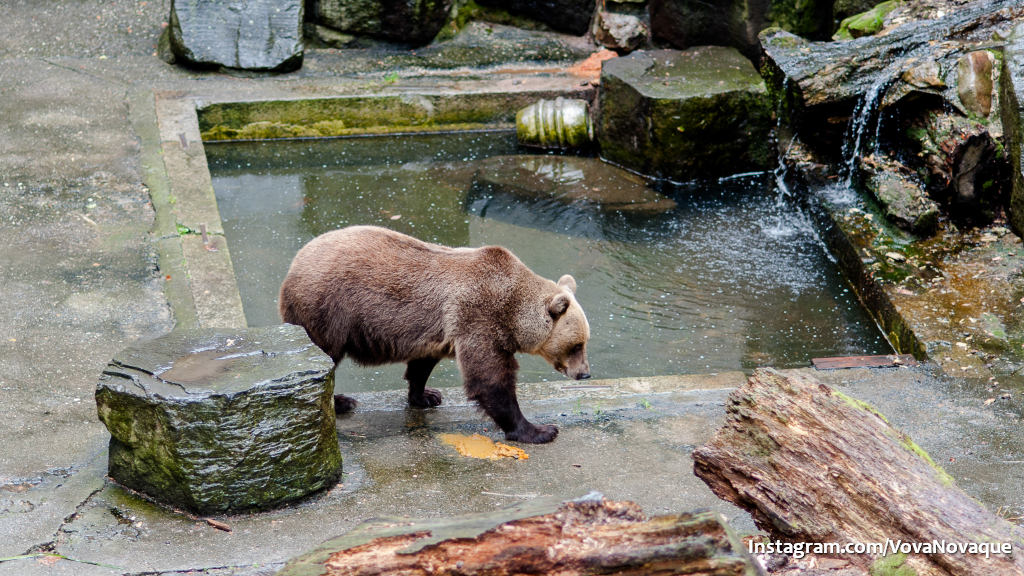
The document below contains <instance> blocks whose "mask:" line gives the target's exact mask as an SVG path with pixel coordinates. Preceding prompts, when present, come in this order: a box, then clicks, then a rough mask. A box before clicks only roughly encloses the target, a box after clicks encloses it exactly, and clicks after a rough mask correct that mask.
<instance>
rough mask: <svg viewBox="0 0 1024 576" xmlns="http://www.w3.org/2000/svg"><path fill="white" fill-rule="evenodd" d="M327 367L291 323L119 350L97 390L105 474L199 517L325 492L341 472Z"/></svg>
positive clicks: (171, 337) (188, 334)
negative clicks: (106, 441) (104, 432)
mask: <svg viewBox="0 0 1024 576" xmlns="http://www.w3.org/2000/svg"><path fill="white" fill-rule="evenodd" d="M332 369H333V362H331V360H330V358H328V357H327V355H325V354H324V353H323V352H321V351H320V350H319V349H318V348H317V347H316V346H314V345H313V344H312V343H311V342H310V341H309V338H308V337H307V336H306V333H305V331H304V330H303V329H302V328H300V327H297V326H291V325H282V326H273V327H268V328H255V329H248V330H234V331H228V330H221V331H218V330H200V331H177V332H172V333H170V334H168V335H166V336H162V337H160V338H157V339H155V340H151V341H148V342H142V343H139V344H137V345H135V346H132V347H130V348H127V349H125V350H123V351H122V352H121V353H120V354H118V355H117V356H116V357H114V359H113V360H111V362H110V363H109V364H108V365H107V368H106V370H104V372H103V376H102V377H101V378H100V381H99V384H98V385H97V388H96V405H97V409H98V413H99V418H100V420H101V421H102V422H103V423H104V424H105V425H106V426H107V429H108V430H109V431H110V436H111V438H110V456H109V463H108V466H109V473H110V476H111V477H112V478H113V479H114V480H116V481H117V482H119V483H121V484H123V485H125V486H127V487H129V488H132V489H134V490H137V491H139V492H142V493H144V494H148V495H149V496H151V497H153V498H154V499H156V500H159V501H162V502H165V503H168V504H171V505H174V506H179V507H183V508H187V509H189V510H193V511H196V512H200V513H206V512H214V511H227V510H245V509H253V508H266V507H269V506H273V505H276V504H280V503H283V502H287V501H291V500H295V499H297V498H301V497H303V496H305V495H307V494H310V493H312V492H315V491H317V490H319V489H321V488H325V487H327V486H330V485H331V484H332V483H333V481H334V480H335V478H337V476H338V474H339V473H340V470H341V452H340V450H339V448H338V442H337V437H336V433H335V424H334V408H333V396H332V395H333V389H334V379H333V372H332Z"/></svg>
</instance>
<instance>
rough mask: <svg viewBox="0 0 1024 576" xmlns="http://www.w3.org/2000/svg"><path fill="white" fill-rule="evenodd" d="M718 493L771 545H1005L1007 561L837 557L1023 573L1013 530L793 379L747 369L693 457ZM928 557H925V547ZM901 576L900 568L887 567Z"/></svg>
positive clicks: (854, 413)
mask: <svg viewBox="0 0 1024 576" xmlns="http://www.w3.org/2000/svg"><path fill="white" fill-rule="evenodd" d="M693 458H694V462H695V465H694V470H695V472H696V474H697V476H698V477H700V478H701V479H702V480H704V481H705V482H706V483H707V484H708V485H709V486H710V487H711V489H712V490H713V491H714V492H715V493H716V494H718V495H719V496H720V497H722V498H724V499H726V500H728V501H730V502H734V503H736V504H738V505H739V506H741V507H743V508H745V509H747V510H748V511H750V513H751V514H752V515H753V517H754V521H755V522H756V523H757V525H758V526H759V527H761V528H762V529H763V530H765V531H767V532H769V533H770V534H771V535H772V536H773V537H774V538H779V539H782V540H787V541H799V542H818V543H822V542H829V543H870V542H882V543H884V542H886V541H887V539H888V540H889V541H892V542H893V543H895V542H897V541H902V542H903V543H932V542H945V543H986V544H991V545H994V546H999V545H1000V544H1002V543H1008V544H1007V546H1008V547H1010V548H1011V549H1012V554H992V555H991V556H990V557H989V558H985V555H984V554H982V555H977V554H975V555H970V554H961V553H952V554H950V553H930V554H926V553H911V554H909V555H907V556H906V558H905V559H901V558H900V557H898V556H897V557H895V558H894V557H893V556H892V555H890V556H889V557H888V558H885V559H883V558H882V557H881V555H878V554H874V555H873V554H847V555H842V554H839V555H838V556H840V557H843V558H845V559H847V560H849V561H850V562H852V563H854V564H856V565H858V566H861V567H864V568H868V569H870V568H871V567H874V568H875V569H876V570H879V569H880V567H881V566H882V565H885V566H887V567H889V568H890V569H892V568H893V567H894V566H893V563H899V562H901V561H902V562H905V564H906V565H907V566H908V567H911V568H913V569H914V570H916V574H918V575H923V574H955V575H977V576H997V575H1014V576H1020V575H1021V574H1024V529H1021V528H1020V527H1018V526H1014V525H1012V524H1010V523H1008V522H1006V521H1005V520H1003V519H1001V518H998V517H996V516H995V515H993V514H992V513H990V512H989V511H988V510H986V509H985V508H984V507H983V506H982V505H981V504H979V503H978V502H977V501H975V500H974V499H972V498H971V497H970V496H968V495H967V494H965V493H964V492H963V491H961V490H960V489H959V488H957V487H956V486H955V485H954V483H953V480H952V478H950V476H949V475H948V474H946V473H945V472H944V471H943V470H942V469H941V468H939V467H938V466H936V465H935V463H934V462H932V461H931V459H930V458H929V457H928V456H927V454H925V453H924V452H923V451H922V450H921V449H920V448H918V447H917V446H916V445H915V444H914V443H913V442H912V441H911V440H910V438H909V437H907V436H906V435H905V434H903V433H902V432H900V431H899V430H897V429H895V428H893V427H892V426H891V425H889V423H888V422H887V421H886V420H885V419H884V418H883V417H882V416H881V414H879V413H878V412H877V411H875V410H874V409H872V408H871V407H870V406H868V405H866V404H864V403H863V402H860V401H858V400H854V399H852V398H849V397H847V396H845V395H843V394H841V393H840V392H838V391H835V390H833V389H831V388H829V387H828V386H825V385H824V384H822V383H820V382H818V381H817V380H815V379H814V378H813V377H811V376H809V375H806V374H804V373H798V372H787V373H785V374H783V373H780V372H777V371H775V370H771V369H762V370H757V371H755V372H754V375H753V376H752V377H751V378H750V379H749V380H748V382H747V384H746V385H745V386H743V387H741V388H740V389H738V390H736V391H735V392H734V393H733V394H732V395H731V396H730V398H729V403H728V406H727V416H726V423H725V426H723V427H722V428H721V429H720V430H719V431H718V432H717V433H716V434H715V437H714V438H713V439H712V440H711V442H709V443H708V444H707V445H705V446H703V447H701V448H699V449H698V450H696V451H694V453H693ZM932 552H934V551H932ZM893 573H899V574H902V573H903V572H893Z"/></svg>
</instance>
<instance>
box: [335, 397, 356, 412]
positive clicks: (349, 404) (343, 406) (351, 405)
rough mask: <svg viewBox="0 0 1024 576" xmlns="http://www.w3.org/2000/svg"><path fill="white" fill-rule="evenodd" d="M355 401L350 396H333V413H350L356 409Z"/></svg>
mask: <svg viewBox="0 0 1024 576" xmlns="http://www.w3.org/2000/svg"><path fill="white" fill-rule="evenodd" d="M356 404H358V402H356V399H355V398H353V397H351V396H345V395H344V394H335V395H334V413H335V414H344V413H346V412H351V411H353V410H355V409H356Z"/></svg>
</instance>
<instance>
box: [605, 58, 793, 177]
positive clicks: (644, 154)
mask: <svg viewBox="0 0 1024 576" xmlns="http://www.w3.org/2000/svg"><path fill="white" fill-rule="evenodd" d="M599 98H600V110H601V112H600V118H599V120H598V122H597V136H598V143H599V144H600V148H601V157H602V158H604V159H606V160H609V161H611V162H613V163H615V164H620V165H622V166H624V167H626V168H629V169H631V170H636V171H638V172H641V173H644V174H649V175H652V176H657V177H662V178H669V179H672V180H678V181H686V180H693V179H697V178H711V177H718V176H724V175H729V174H738V173H743V172H750V171H755V170H764V169H767V168H769V167H770V166H772V165H773V162H774V154H775V152H774V149H773V147H772V144H771V130H772V128H773V127H774V121H773V120H772V117H771V111H770V107H769V104H768V98H767V91H766V88H765V85H764V82H763V81H762V80H761V77H760V76H759V75H758V73H757V71H756V70H754V67H753V65H752V64H751V63H750V61H749V60H747V59H746V58H744V57H743V55H741V54H740V53H739V52H738V51H737V50H735V49H733V48H725V47H721V46H704V47H700V48H693V49H690V50H685V51H678V50H654V51H649V52H634V53H632V54H630V55H629V56H625V57H622V58H613V59H611V60H608V61H606V62H604V64H603V66H602V70H601V87H600V92H599Z"/></svg>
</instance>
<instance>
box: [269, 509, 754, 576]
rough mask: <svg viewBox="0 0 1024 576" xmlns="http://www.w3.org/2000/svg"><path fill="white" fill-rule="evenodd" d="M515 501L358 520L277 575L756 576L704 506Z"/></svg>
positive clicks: (724, 528) (718, 519) (734, 539)
mask: <svg viewBox="0 0 1024 576" xmlns="http://www.w3.org/2000/svg"><path fill="white" fill-rule="evenodd" d="M524 506H525V507H532V510H528V511H523V510H520V509H507V510H503V511H498V512H493V513H489V514H482V515H475V516H467V517H462V518H454V519H447V520H435V521H409V520H396V521H394V522H378V523H374V524H369V525H364V526H362V527H360V528H357V529H356V530H354V531H353V532H352V533H350V534H347V535H345V536H343V537H341V538H338V539H335V540H332V541H329V542H327V543H326V544H324V545H323V546H321V547H320V548H319V549H317V550H314V551H313V552H311V553H309V554H307V555H305V556H302V557H299V558H297V559H295V560H293V561H291V562H289V563H288V565H287V566H285V568H284V569H283V570H282V571H281V572H280V573H279V576H289V575H299V574H322V575H323V576H341V575H346V576H348V575H351V576H378V575H386V574H394V575H398V574H401V575H402V576H426V575H428V574H453V575H454V574H458V575H461V576H469V575H495V576H497V575H515V574H552V575H558V576H572V575H584V574H623V575H636V576H640V575H653V576H658V575H666V576H667V575H670V574H705V575H708V576H711V575H715V576H731V575H736V576H739V575H743V576H757V575H758V574H761V572H760V570H759V569H758V568H757V565H756V564H755V563H754V562H753V561H752V560H751V558H750V557H749V556H748V555H747V554H746V552H745V550H744V549H743V545H742V542H740V540H739V539H738V538H737V537H736V536H735V534H734V533H733V532H732V531H731V530H730V529H729V528H728V527H727V526H726V525H725V523H724V520H722V519H721V517H720V516H719V515H717V514H714V513H711V512H696V513H693V514H679V515H672V516H658V517H655V518H650V519H648V518H645V517H644V515H643V513H642V511H641V510H640V507H639V506H637V505H636V504H634V503H632V502H612V501H609V500H605V499H603V498H585V499H581V500H575V501H572V502H565V503H563V504H561V505H560V506H556V505H550V504H549V505H544V504H541V507H538V506H537V505H536V503H529V504H526V505H524ZM545 506H546V507H545ZM541 510H546V513H541V514H539V515H537V514H536V513H537V512H541ZM509 517H511V518H512V519H508V518H509Z"/></svg>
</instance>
